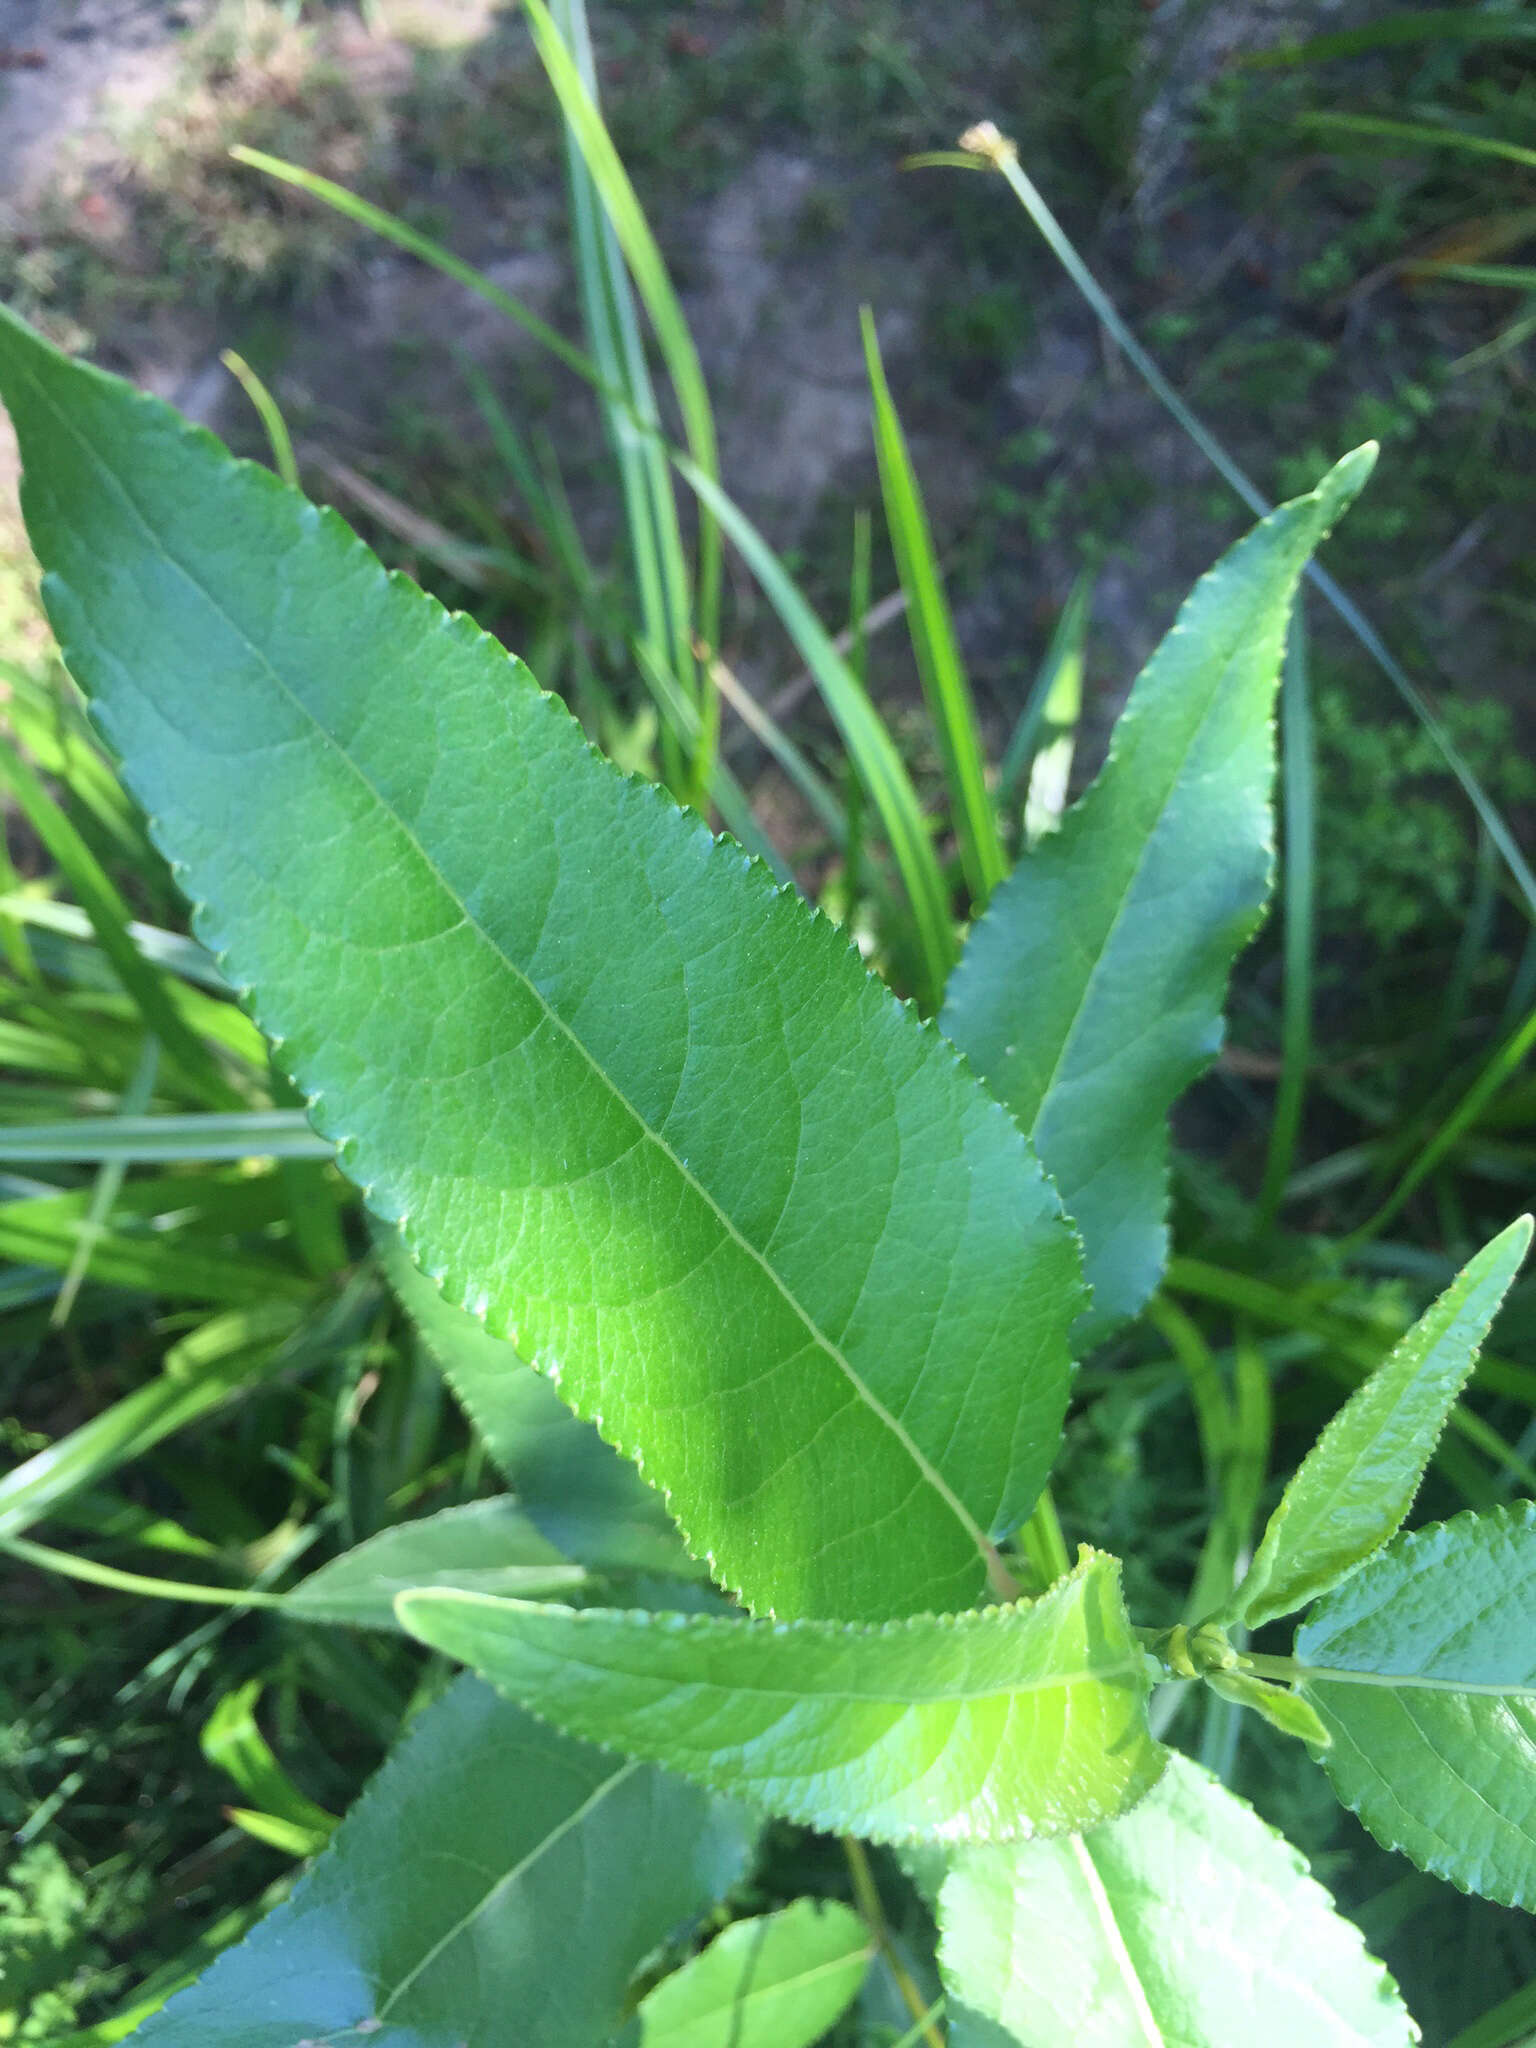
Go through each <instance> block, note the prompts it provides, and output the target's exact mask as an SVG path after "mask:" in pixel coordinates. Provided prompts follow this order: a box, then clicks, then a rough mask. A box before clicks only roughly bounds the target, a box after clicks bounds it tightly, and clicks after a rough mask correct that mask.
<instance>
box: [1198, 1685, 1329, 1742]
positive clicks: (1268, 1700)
mask: <svg viewBox="0 0 1536 2048" xmlns="http://www.w3.org/2000/svg"><path fill="white" fill-rule="evenodd" d="M1203 1675H1204V1678H1205V1682H1206V1684H1207V1685H1208V1686H1209V1687H1210V1688H1211V1691H1212V1692H1214V1693H1219V1694H1220V1695H1221V1697H1222V1698H1223V1699H1224V1700H1231V1702H1232V1703H1233V1705H1234V1706H1238V1707H1248V1708H1250V1709H1251V1710H1252V1712H1254V1713H1255V1714H1258V1715H1259V1716H1261V1718H1262V1719H1264V1720H1266V1721H1267V1722H1268V1723H1269V1725H1270V1727H1271V1728H1274V1729H1277V1730H1278V1731H1279V1732H1280V1734H1282V1735H1289V1736H1291V1737H1293V1738H1294V1740H1295V1741H1297V1742H1310V1743H1311V1744H1313V1746H1314V1747H1315V1748H1317V1749H1326V1748H1327V1747H1328V1745H1329V1743H1330V1742H1331V1741H1332V1740H1333V1737H1332V1736H1331V1735H1330V1734H1329V1733H1328V1730H1327V1729H1326V1728H1325V1727H1324V1726H1323V1724H1322V1721H1321V1720H1320V1719H1319V1718H1318V1715H1317V1713H1316V1712H1315V1710H1314V1709H1313V1708H1312V1707H1310V1706H1309V1705H1308V1704H1307V1702H1306V1701H1305V1700H1304V1699H1303V1698H1302V1696H1301V1694H1300V1693H1299V1692H1292V1691H1291V1689H1290V1687H1289V1686H1285V1685H1271V1684H1270V1683H1269V1681H1268V1680H1267V1679H1264V1678H1255V1677H1254V1675H1253V1673H1252V1672H1251V1671H1207V1672H1205V1673H1204V1674H1203Z"/></svg>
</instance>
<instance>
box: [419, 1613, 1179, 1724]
mask: <svg viewBox="0 0 1536 2048" xmlns="http://www.w3.org/2000/svg"><path fill="white" fill-rule="evenodd" d="M1069 1583H1070V1582H1069ZM1079 1583H1081V1582H1079ZM518 1604H520V1603H516V1602H513V1601H511V1600H507V1601H502V1600H499V1599H498V1598H497V1597H496V1595H494V1594H489V1593H474V1592H462V1593H461V1592H457V1591H455V1590H453V1589H452V1588H449V1587H444V1588H441V1589H439V1588H437V1587H433V1586H423V1587H420V1588H419V1589H417V1590H415V1591H411V1592H407V1593H406V1594H405V1595H404V1596H403V1605H404V1608H405V1609H406V1610H407V1611H408V1610H409V1609H410V1608H426V1609H428V1610H430V1609H431V1608H434V1607H436V1608H439V1609H450V1610H452V1609H457V1610H458V1611H459V1612H461V1613H463V1614H473V1613H474V1612H475V1611H476V1610H477V1609H485V1608H489V1609H490V1610H491V1611H492V1613H493V1614H494V1613H495V1612H497V1611H498V1610H501V1609H504V1608H505V1607H509V1606H516V1605H518ZM527 1604H528V1606H529V1607H531V1608H532V1609H533V1611H534V1613H535V1615H537V1616H538V1617H540V1618H542V1617H544V1616H545V1615H547V1613H548V1609H547V1608H546V1607H545V1606H544V1605H543V1603H541V1602H534V1601H531V1602H529V1603H527ZM1079 1611H1080V1610H1078V1609H1076V1608H1075V1607H1074V1608H1073V1609H1072V1610H1071V1612H1070V1613H1069V1614H1068V1615H1067V1616H1066V1617H1064V1620H1066V1621H1068V1622H1070V1620H1071V1619H1072V1618H1073V1617H1074V1616H1075V1615H1076V1613H1078V1612H1079ZM536 1626H537V1623H536ZM623 1626H624V1627H625V1629H626V1630H627V1632H628V1633H630V1634H631V1635H632V1636H633V1637H634V1638H635V1639H636V1643H637V1648H638V1649H639V1650H640V1651H641V1652H642V1653H643V1651H644V1649H645V1647H646V1643H647V1639H649V1640H650V1641H656V1640H663V1641H676V1640H677V1636H676V1635H675V1634H670V1635H669V1636H667V1637H665V1638H658V1636H657V1635H656V1633H655V1632H654V1631H652V1630H650V1629H648V1628H647V1627H646V1625H645V1624H643V1623H639V1622H636V1623H626V1624H623ZM727 1626H728V1627H729V1628H730V1629H731V1630H733V1631H739V1630H740V1629H741V1628H742V1627H743V1626H748V1627H750V1626H751V1624H750V1623H746V1624H743V1623H740V1622H732V1623H729V1624H728V1625H727ZM582 1627H583V1624H582V1623H580V1622H578V1623H576V1624H575V1625H574V1627H573V1628H572V1629H571V1630H569V1631H568V1632H567V1633H569V1634H570V1635H572V1636H575V1635H577V1634H579V1633H580V1632H581V1631H582ZM685 1633H686V1632H685ZM496 1640H498V1641H499V1642H501V1643H506V1642H511V1643H512V1644H513V1645H514V1646H515V1647H516V1648H518V1649H521V1650H523V1651H525V1652H529V1653H531V1654H532V1655H533V1656H535V1657H544V1658H549V1659H552V1660H558V1662H559V1664H560V1666H561V1668H562V1669H563V1670H566V1671H582V1672H587V1673H590V1674H591V1675H593V1676H594V1677H597V1678H600V1679H604V1678H606V1679H641V1680H646V1679H649V1680H650V1681H652V1682H653V1683H654V1682H656V1681H657V1673H656V1672H655V1670H654V1669H651V1670H647V1669H646V1668H645V1666H644V1665H642V1666H641V1667H640V1668H639V1669H637V1670H633V1671H631V1670H625V1669H623V1668H620V1667H616V1666H615V1665H614V1664H612V1663H602V1662H597V1661H593V1660H592V1659H591V1658H590V1657H589V1656H587V1655H584V1654H583V1652H582V1651H581V1650H580V1648H579V1647H576V1646H574V1645H572V1644H561V1645H560V1646H559V1647H558V1648H557V1649H551V1648H549V1647H548V1646H547V1645H545V1644H542V1643H540V1642H538V1641H537V1640H536V1639H534V1638H531V1637H529V1636H526V1635H523V1634H521V1633H516V1632H509V1633H508V1634H506V1635H503V1636H501V1637H499V1638H496ZM876 1640H878V1638H876ZM939 1647H941V1648H942V1647H943V1645H942V1644H941V1645H940V1646H939ZM786 1648H788V1645H786ZM790 1654H793V1652H792V1650H791V1651H790ZM466 1661H467V1662H476V1661H477V1660H476V1659H474V1658H471V1657H467V1658H466ZM1145 1671H1146V1665H1145V1662H1144V1660H1143V1659H1142V1658H1141V1657H1140V1656H1139V1655H1138V1654H1136V1653H1135V1652H1132V1653H1129V1654H1127V1655H1125V1656H1122V1657H1119V1658H1117V1659H1116V1660H1115V1661H1114V1662H1113V1663H1110V1664H1103V1665H1087V1666H1084V1667H1081V1668H1077V1667H1074V1668H1073V1669H1071V1670H1066V1671H1062V1670H1054V1671H1046V1672H1042V1673H1040V1674H1039V1675H1037V1676H1033V1677H1018V1678H1014V1679H1010V1680H1008V1681H1007V1682H1006V1683H1002V1684H996V1685H987V1686H985V1687H978V1688H976V1689H975V1690H969V1689H967V1690H958V1689H957V1690H951V1691H948V1692H933V1693H924V1692H921V1691H918V1690H916V1689H913V1690H912V1691H910V1692H906V1693H900V1692H850V1691H847V1690H845V1689H844V1688H843V1687H841V1686H835V1685H834V1686H818V1687H816V1688H815V1689H814V1690H813V1689H811V1688H810V1687H807V1686H804V1685H800V1686H795V1685H772V1684H764V1685H759V1684H754V1683H746V1682H743V1681H741V1680H731V1679H720V1678H710V1677H701V1678H672V1677H668V1676H666V1675H665V1674H663V1675H662V1677H661V1681H660V1682H662V1683H664V1684H666V1685H668V1686H669V1687H672V1688H675V1689H676V1690H678V1691H689V1692H699V1691H705V1692H721V1693H735V1694H742V1695H745V1696H746V1697H748V1698H750V1699H753V1700H778V1699H783V1700H788V1701H790V1702H791V1703H792V1704H795V1705H804V1704H806V1703H807V1702H810V1703H814V1704H820V1703H822V1702H825V1703H827V1704H828V1705H842V1706H868V1707H887V1708H896V1709H899V1710H901V1711H903V1712H910V1711H912V1710H914V1709H917V1708H921V1707H937V1706H981V1705H984V1704H988V1703H990V1702H992V1701H995V1700H1009V1699H1015V1698H1017V1697H1018V1695H1019V1694H1021V1693H1031V1692H1047V1691H1052V1690H1060V1689H1063V1688H1068V1687H1071V1686H1077V1685H1093V1684H1100V1685H1106V1686H1107V1685H1110V1684H1112V1683H1113V1682H1114V1681H1115V1680H1116V1679H1121V1678H1139V1677H1143V1676H1144V1675H1145Z"/></svg>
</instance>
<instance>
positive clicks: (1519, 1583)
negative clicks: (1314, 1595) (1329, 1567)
mask: <svg viewBox="0 0 1536 2048" xmlns="http://www.w3.org/2000/svg"><path fill="white" fill-rule="evenodd" d="M1296 1656H1297V1660H1298V1663H1299V1665H1300V1666H1301V1669H1300V1671H1299V1672H1298V1677H1299V1680H1300V1688H1299V1689H1300V1691H1301V1692H1302V1694H1303V1696H1304V1697H1305V1698H1306V1699H1308V1700H1310V1701H1311V1703H1312V1705H1313V1706H1314V1707H1315V1708H1316V1709H1317V1712H1318V1714H1319V1715H1320V1716H1321V1718H1322V1721H1323V1724H1324V1726H1325V1727H1326V1728H1327V1730H1328V1732H1329V1734H1330V1735H1331V1736H1332V1737H1333V1743H1332V1746H1331V1747H1330V1748H1329V1749H1328V1750H1327V1751H1326V1752H1325V1754H1324V1755H1323V1757H1322V1764H1323V1768H1324V1769H1325V1770H1326V1771H1327V1773H1328V1777H1329V1780H1330V1782H1331V1784H1332V1785H1333V1789H1334V1792H1335V1793H1336V1795H1337V1796H1338V1798H1339V1800H1340V1802H1341V1804H1343V1805H1345V1806H1347V1807H1348V1808H1349V1809H1350V1811H1351V1812H1353V1813H1356V1814H1358V1815H1359V1817H1360V1819H1361V1820H1362V1821H1363V1822H1364V1823H1365V1825H1366V1826H1367V1827H1368V1828H1369V1829H1370V1831H1371V1833H1372V1834H1373V1835H1375V1837H1376V1839H1377V1840H1378V1841H1379V1842H1381V1843H1383V1844H1384V1845H1385V1846H1386V1847H1387V1848H1389V1849H1398V1850H1401V1851H1402V1853H1403V1854H1404V1855H1405V1856H1409V1857H1411V1858H1412V1860H1413V1861H1414V1862H1415V1863H1417V1864H1418V1865H1419V1867H1420V1868H1421V1869H1423V1870H1429V1871H1432V1872H1433V1873H1434V1874H1435V1875H1436V1876H1437V1877H1443V1878H1445V1879H1447V1880H1448V1881H1449V1882H1450V1883H1451V1884H1454V1885H1456V1886H1457V1887H1458V1888H1459V1889H1460V1890H1462V1891H1475V1892H1480V1893H1481V1894H1482V1895H1483V1897H1485V1898H1490V1899H1497V1900H1498V1901H1499V1902H1500V1903H1501V1904H1503V1905H1511V1906H1523V1907H1526V1908H1530V1907H1532V1906H1536V1801H1533V1800H1532V1798H1531V1795H1530V1789H1529V1788H1530V1785H1531V1782H1532V1773H1533V1766H1536V1504H1533V1503H1532V1502H1530V1501H1521V1502H1518V1503H1517V1504H1515V1505H1514V1506H1512V1507H1506V1508H1496V1509H1494V1510H1493V1511H1491V1512H1490V1513H1487V1514H1465V1515H1458V1516H1456V1517H1455V1519H1454V1520H1452V1521H1449V1522H1439V1523H1432V1524H1431V1525H1430V1526H1429V1527H1428V1528H1425V1529H1420V1530H1415V1531H1414V1532H1413V1533H1412V1534H1410V1535H1407V1536H1400V1537H1399V1538H1398V1539H1397V1540H1396V1542H1394V1543H1392V1544H1391V1545H1389V1546H1388V1548H1387V1549H1385V1550H1382V1551H1379V1552H1378V1553H1377V1555H1376V1556H1375V1557H1373V1558H1371V1559H1369V1560H1368V1561H1367V1562H1366V1563H1365V1564H1363V1565H1362V1566H1361V1567H1360V1569H1359V1571H1358V1572H1356V1573H1354V1574H1353V1576H1352V1577H1350V1578H1349V1579H1346V1580H1345V1582H1344V1584H1343V1585H1342V1586H1339V1587H1336V1588H1335V1590H1334V1591H1333V1592H1331V1593H1328V1594H1326V1595H1325V1596H1324V1597H1323V1598H1322V1599H1321V1600H1319V1601H1318V1603H1317V1605H1316V1606H1315V1607H1314V1608H1313V1609H1312V1611H1311V1612H1310V1614H1309V1615H1308V1616H1307V1619H1306V1621H1305V1622H1304V1623H1303V1624H1302V1627H1301V1628H1300V1630H1299V1631H1298V1632H1297V1637H1296Z"/></svg>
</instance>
